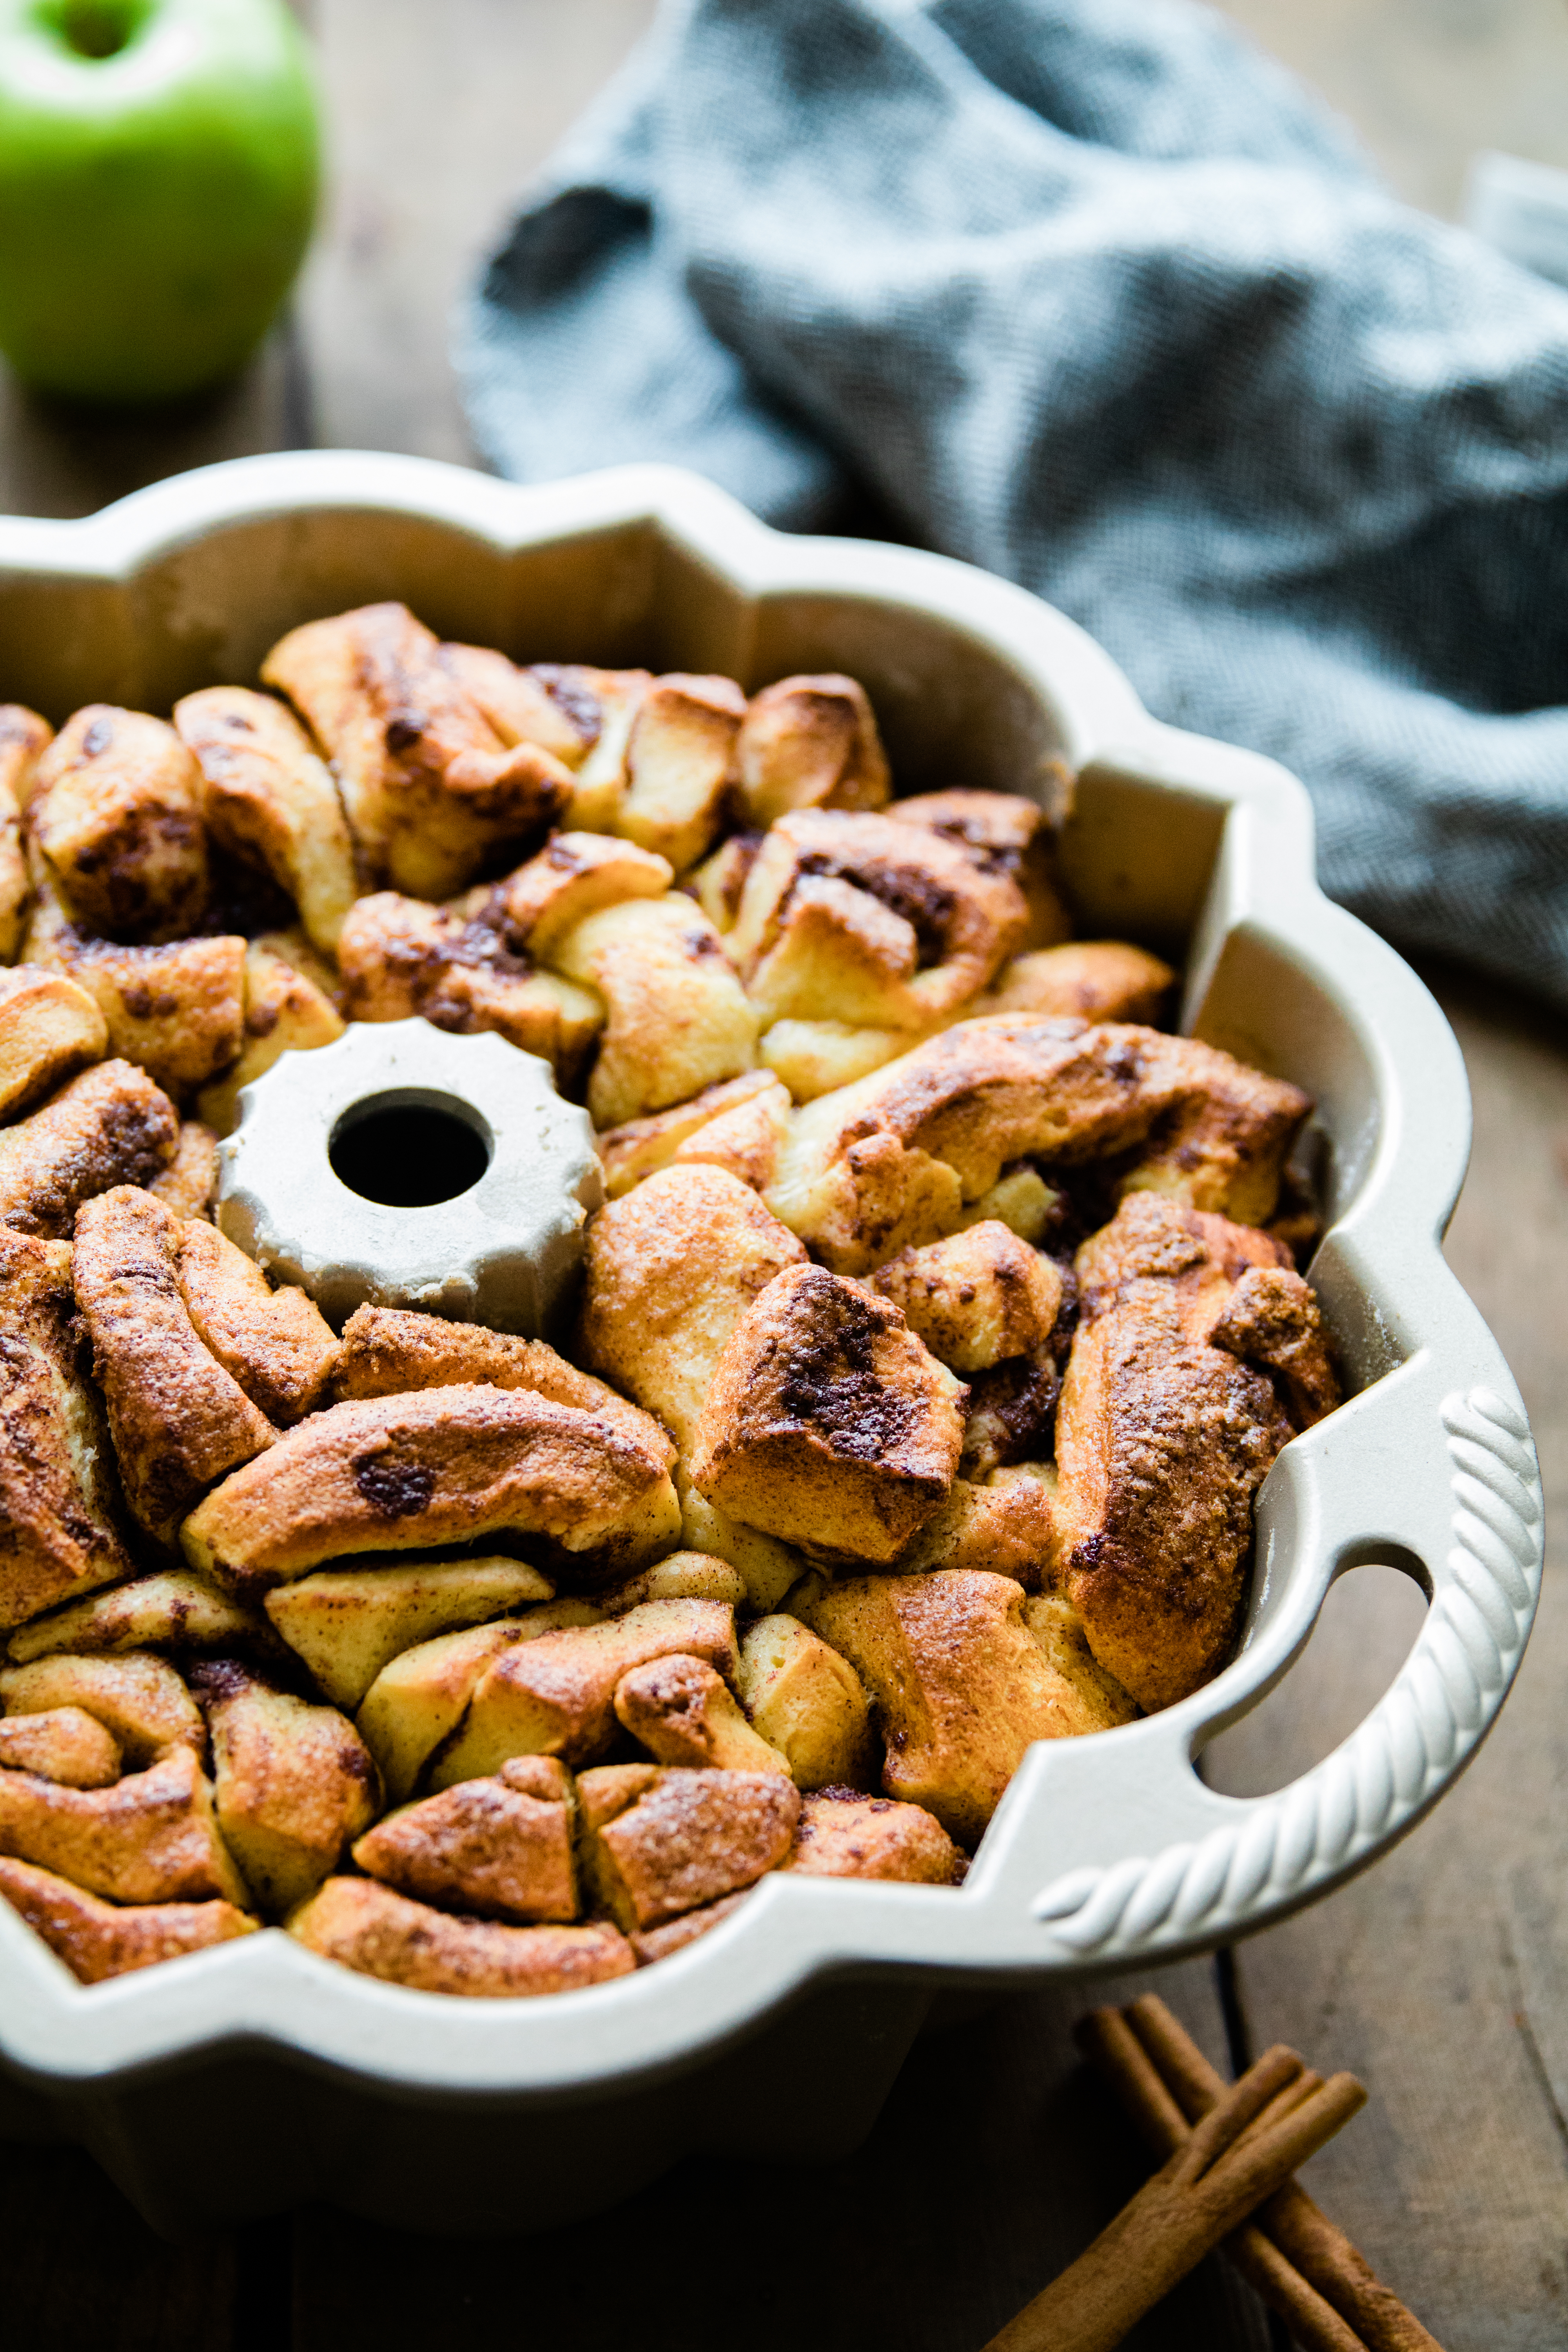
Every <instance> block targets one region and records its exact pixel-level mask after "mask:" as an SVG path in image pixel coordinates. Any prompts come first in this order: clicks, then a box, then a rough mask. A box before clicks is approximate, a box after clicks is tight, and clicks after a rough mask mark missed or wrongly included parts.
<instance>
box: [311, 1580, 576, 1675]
mask: <svg viewBox="0 0 1568 2352" xmlns="http://www.w3.org/2000/svg"><path fill="white" fill-rule="evenodd" d="M552 1591H553V1587H552V1585H551V1583H550V1581H549V1579H548V1578H547V1577H542V1576H541V1575H540V1573H539V1570H537V1569H536V1568H530V1567H529V1566H528V1565H527V1563H526V1562H525V1561H523V1560H520V1559H505V1558H503V1557H501V1556H500V1555H496V1556H493V1557H491V1558H490V1559H458V1560H437V1559H427V1560H412V1561H410V1562H408V1563H407V1564H406V1565H405V1566H404V1567H400V1568H388V1567H386V1566H385V1565H384V1563H383V1564H380V1565H377V1566H375V1567H372V1568H363V1569H353V1568H342V1567H332V1568H331V1569H325V1570H321V1571H320V1572H319V1573H317V1574H315V1575H313V1576H301V1577H299V1578H297V1579H296V1580H295V1581H294V1582H293V1583H292V1584H283V1585H279V1587H278V1589H277V1591H273V1592H269V1593H268V1596H267V1614H268V1617H269V1618H270V1620H271V1622H272V1623H273V1624H274V1625H275V1626H276V1627H277V1629H278V1632H279V1633H280V1634H281V1636H282V1638H283V1640H284V1641H285V1642H286V1643H288V1645H289V1648H290V1649H291V1650H292V1651H293V1652H294V1653H295V1654H296V1656H298V1657H301V1658H303V1659H304V1661H305V1664H307V1665H308V1666H309V1667H310V1672H311V1674H312V1675H314V1676H315V1678H316V1681H317V1682H318V1684H319V1685H321V1692H322V1695H323V1696H325V1697H327V1698H329V1699H331V1703H332V1705H333V1706H341V1707H357V1706H359V1704H360V1702H361V1700H362V1699H363V1697H364V1695H365V1693H366V1692H367V1691H368V1690H369V1688H370V1686H371V1685H372V1684H373V1683H374V1681H375V1678H376V1676H377V1675H379V1674H380V1673H381V1672H382V1670H383V1668H384V1667H385V1666H388V1665H390V1664H391V1663H392V1661H393V1660H394V1659H395V1658H396V1657H398V1656H399V1655H401V1654H402V1653H403V1652H404V1651H405V1650H410V1649H413V1648H414V1647H415V1646H416V1644H417V1643H422V1642H426V1641H429V1640H430V1639H432V1638H433V1637H435V1636H437V1635H438V1634H441V1633H454V1632H456V1631H457V1630H458V1628H459V1627H461V1626H468V1625H480V1624H483V1623H485V1622H487V1621H488V1620H489V1619H490V1618H493V1617H499V1616H501V1615H503V1614H505V1613H506V1612H510V1611H513V1610H517V1609H521V1608H524V1607H526V1606H527V1604H528V1603H530V1602H531V1601H549V1600H550V1599H551V1597H552Z"/></svg>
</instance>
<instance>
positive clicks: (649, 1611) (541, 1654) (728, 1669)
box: [432, 1601, 736, 1788]
mask: <svg viewBox="0 0 1568 2352" xmlns="http://www.w3.org/2000/svg"><path fill="white" fill-rule="evenodd" d="M676 1654H684V1655H687V1656H690V1657H693V1658H700V1659H703V1660H705V1661H706V1662H707V1664H710V1665H711V1666H715V1667H717V1668H718V1669H719V1671H720V1672H721V1674H724V1675H733V1674H734V1671H735V1664H736V1658H735V1617H734V1612H733V1611H732V1610H731V1609H729V1608H726V1607H724V1606H722V1605H721V1603H720V1602H718V1601H645V1602H643V1603H642V1604H641V1606H639V1607H638V1608H636V1609H632V1610H628V1611H627V1612H626V1615H625V1616H624V1617H616V1618H612V1619H611V1620H610V1621H609V1622H607V1623H605V1624H602V1625H574V1626H571V1627H568V1628H565V1629H563V1630H562V1631H560V1632H557V1633H542V1634H540V1635H539V1636H538V1637H537V1639H535V1640H533V1641H527V1640H522V1639H518V1640H514V1641H513V1642H511V1643H508V1644H507V1645H506V1646H505V1647H504V1648H502V1649H501V1650H500V1652H499V1654H497V1655H496V1656H495V1657H494V1658H493V1659H492V1660H491V1661H490V1663H489V1664H487V1665H486V1666H485V1667H484V1669H483V1671H482V1672H481V1674H480V1675H479V1679H478V1681H477V1682H476V1683H475V1684H474V1685H473V1696H472V1698H471V1700H470V1701H469V1704H468V1715H467V1717H466V1718H465V1719H464V1721H463V1723H462V1724H461V1726H460V1727H459V1728H458V1731H457V1732H456V1733H455V1734H454V1736H453V1738H452V1741H451V1743H450V1744H449V1745H448V1746H447V1748H444V1749H443V1750H442V1751H441V1754H440V1755H439V1756H438V1758H437V1762H436V1765H435V1768H434V1770H433V1773H432V1781H433V1785H434V1786H436V1787H437V1788H447V1787H449V1786H451V1785H452V1783H454V1782H455V1781H458V1780H469V1779H473V1778H477V1777H479V1776H480V1775H483V1774H485V1773H489V1772H495V1771H498V1770H499V1769H500V1766H501V1765H502V1764H503V1763H504V1762H505V1761H506V1760H507V1759H508V1758H510V1757H513V1756H559V1757H560V1758H561V1759H562V1761H563V1763H566V1764H570V1765H573V1766H576V1765H580V1764H591V1763H593V1762H595V1759H597V1758H599V1757H601V1756H603V1755H604V1753H605V1750H606V1748H609V1747H610V1746H611V1745H612V1743H613V1742H614V1740H615V1738H616V1731H617V1726H616V1715H615V1696H616V1686H617V1685H618V1684H619V1683H620V1681H621V1678H622V1676H623V1675H627V1674H629V1673H631V1672H632V1670H633V1668H634V1667H637V1666H642V1665H647V1664H649V1662H650V1661H651V1660H653V1659H655V1658H665V1657H672V1656H674V1655H676Z"/></svg>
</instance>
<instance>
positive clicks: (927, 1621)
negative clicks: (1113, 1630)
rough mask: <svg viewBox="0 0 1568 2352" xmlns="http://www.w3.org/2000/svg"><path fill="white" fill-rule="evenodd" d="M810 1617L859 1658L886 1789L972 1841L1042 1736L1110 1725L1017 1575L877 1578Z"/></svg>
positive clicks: (820, 1602) (809, 1605)
mask: <svg viewBox="0 0 1568 2352" xmlns="http://www.w3.org/2000/svg"><path fill="white" fill-rule="evenodd" d="M801 1613H802V1615H803V1616H804V1617H805V1619H806V1621H807V1622H808V1623H809V1624H810V1625H811V1626H812V1628H813V1630H814V1631H815V1632H816V1633H820V1634H821V1636H822V1638H823V1640H824V1641H825V1642H829V1643H832V1645H833V1647H834V1648H835V1649H836V1650H839V1651H841V1652H842V1653H843V1654H844V1655H845V1656H846V1657H847V1659H848V1660H849V1663H850V1664H851V1665H852V1666H853V1667H854V1668H855V1671H856V1673H857V1674H858V1675H859V1676H860V1679H861V1681H862V1682H863V1683H865V1684H866V1685H867V1686H868V1689H869V1690H870V1691H871V1692H872V1694H873V1696H875V1698H876V1700H877V1703H878V1705H879V1708H880V1710H881V1718H882V1728H883V1731H884V1734H885V1736H886V1738H887V1743H888V1748H887V1759H886V1761H885V1763H884V1765H883V1768H882V1786H883V1788H884V1790H886V1792H887V1794H888V1795H889V1797H898V1798H901V1799H903V1800H904V1801H906V1802H909V1803H911V1804H917V1805H923V1806H924V1807H925V1808H926V1811H928V1812H932V1813H934V1814H935V1815H936V1817H937V1819H938V1821H939V1822H941V1823H942V1827H943V1828H944V1829H945V1830H946V1831H947V1832H949V1834H950V1835H951V1836H952V1837H954V1838H956V1839H957V1840H958V1842H959V1843H960V1844H961V1845H965V1846H971V1847H972V1846H973V1845H974V1844H975V1843H977V1841H978V1840H979V1838H980V1836H981V1833H982V1832H983V1831H984V1828H985V1825H986V1823H987V1822H989V1820H990V1819H991V1816H992V1814H993V1813H994V1811H995V1810H996V1806H997V1804H998V1802H999V1801H1000V1799H1001V1796H1002V1792H1003V1790H1005V1788H1006V1786H1007V1783H1008V1781H1009V1780H1011V1779H1012V1777H1013V1775H1014V1773H1015V1772H1016V1770H1017V1769H1018V1767H1019V1765H1020V1764H1021V1763H1022V1762H1023V1760H1024V1756H1025V1752H1026V1749H1027V1748H1029V1747H1030V1745H1031V1744H1032V1743H1033V1742H1034V1741H1035V1740H1037V1739H1061V1738H1068V1737H1070V1736H1071V1735H1073V1734H1075V1733H1078V1732H1083V1731H1090V1730H1096V1729H1100V1728H1101V1727H1103V1726H1104V1725H1105V1724H1106V1723H1107V1722H1109V1721H1114V1720H1117V1719H1119V1718H1117V1717H1108V1716H1107V1715H1106V1713H1105V1711H1104V1709H1103V1706H1102V1705H1101V1702H1100V1691H1099V1689H1098V1687H1096V1688H1095V1689H1092V1690H1089V1689H1085V1688H1082V1687H1080V1686H1079V1685H1075V1684H1074V1683H1073V1682H1072V1681H1070V1680H1069V1679H1068V1676H1067V1675H1065V1674H1064V1673H1063V1672H1062V1671H1061V1669H1060V1668H1059V1666H1058V1665H1055V1664H1052V1662H1051V1661H1050V1660H1049V1659H1048V1658H1047V1656H1046V1654H1045V1653H1044V1651H1043V1650H1042V1649H1041V1647H1040V1645H1039V1643H1037V1642H1036V1641H1035V1640H1034V1638H1033V1637H1032V1635H1031V1634H1030V1632H1029V1629H1028V1627H1027V1625H1026V1622H1025V1620H1024V1595H1023V1592H1022V1591H1020V1589H1019V1587H1018V1586H1017V1585H1016V1584H1015V1583H1014V1582H1013V1581H1012V1580H1011V1579H1010V1578H1008V1577H1005V1576H992V1575H988V1574H986V1573H985V1572H984V1571H983V1570H968V1569H957V1570H942V1571H940V1572H939V1573H937V1574H935V1575H931V1576H868V1577H861V1578H858V1579H855V1580H851V1581H848V1582H846V1583H842V1584H835V1585H832V1586H829V1587H828V1588H827V1589H826V1591H822V1592H820V1593H818V1594H816V1596H814V1597H812V1598H810V1599H809V1600H806V1601H803V1602H802V1607H801Z"/></svg>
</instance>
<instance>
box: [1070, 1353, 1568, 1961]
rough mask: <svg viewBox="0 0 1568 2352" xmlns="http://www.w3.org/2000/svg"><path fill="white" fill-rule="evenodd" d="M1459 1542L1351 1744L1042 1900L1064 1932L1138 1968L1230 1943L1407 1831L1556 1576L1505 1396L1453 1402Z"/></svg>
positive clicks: (1522, 1429) (1516, 1416)
mask: <svg viewBox="0 0 1568 2352" xmlns="http://www.w3.org/2000/svg"><path fill="white" fill-rule="evenodd" d="M1442 1421H1443V1427H1444V1429H1445V1431H1446V1432H1447V1442H1448V1443H1447V1451H1448V1460H1449V1464H1450V1465H1451V1469H1452V1478H1451V1482H1450V1483H1451V1488H1452V1493H1453V1497H1454V1517H1453V1538H1454V1542H1453V1549H1451V1550H1450V1552H1449V1554H1448V1558H1447V1571H1448V1573H1447V1576H1446V1577H1445V1579H1444V1580H1443V1585H1442V1589H1441V1590H1440V1591H1438V1592H1437V1594H1436V1597H1435V1598H1434V1600H1433V1601H1432V1604H1431V1607H1430V1608H1429V1609H1428V1611H1427V1612H1426V1621H1425V1622H1424V1624H1423V1625H1422V1628H1421V1632H1420V1633H1419V1635H1418V1636H1417V1638H1416V1641H1415V1646H1414V1648H1413V1649H1412V1651H1411V1653H1410V1655H1409V1657H1408V1658H1407V1659H1406V1660H1405V1664H1404V1666H1403V1667H1402V1668H1401V1670H1400V1672H1399V1674H1398V1675H1397V1676H1396V1677H1395V1679H1394V1682H1393V1683H1392V1684H1391V1685H1390V1686H1389V1688H1388V1689H1387V1691H1386V1692H1385V1693H1384V1696H1383V1698H1382V1699H1381V1700H1380V1701H1379V1703H1378V1705H1377V1706H1375V1707H1374V1708H1373V1711H1372V1713H1371V1714H1370V1715H1369V1716H1368V1717H1366V1719H1365V1720H1364V1722H1363V1723H1362V1725H1361V1726H1360V1727H1359V1728H1358V1729H1357V1730H1356V1731H1354V1732H1353V1733H1352V1735H1351V1737H1350V1738H1349V1739H1347V1740H1346V1741H1345V1742H1344V1743H1343V1745H1342V1747H1339V1748H1336V1749H1335V1750H1334V1752H1333V1754H1332V1755H1331V1756H1329V1757H1326V1758H1325V1759H1324V1760H1323V1762H1322V1763H1321V1764H1319V1765H1317V1766H1316V1767H1315V1768H1314V1769H1312V1770H1311V1771H1310V1772H1308V1773H1305V1774H1304V1775H1303V1776H1302V1778H1301V1779H1300V1780H1297V1781H1296V1782H1294V1783H1293V1784H1292V1786H1291V1787H1290V1788H1289V1789H1287V1790H1281V1791H1280V1792H1279V1794H1278V1795H1275V1796H1272V1797H1262V1798H1259V1799H1258V1800H1257V1801H1255V1802H1254V1803H1253V1804H1251V1805H1249V1806H1247V1808H1246V1809H1245V1811H1242V1812H1241V1813H1240V1815H1239V1817H1238V1818H1237V1821H1236V1822H1233V1823H1231V1824H1228V1825H1227V1826H1226V1827H1224V1828H1222V1829H1216V1830H1215V1831H1213V1832H1211V1833H1210V1835H1209V1836H1207V1837H1205V1838H1204V1839H1203V1840H1201V1841H1200V1842H1199V1843H1196V1844H1190V1843H1182V1844H1177V1845H1172V1846H1168V1847H1167V1848H1166V1849H1165V1851H1164V1852H1163V1853H1159V1854H1155V1855H1152V1856H1146V1855H1134V1856H1130V1857H1129V1858H1128V1859H1127V1860H1125V1861H1123V1862H1119V1863H1117V1864H1114V1865H1113V1866H1112V1867H1111V1868H1110V1869H1108V1870H1077V1871H1073V1872H1071V1873H1070V1874H1068V1875H1067V1876H1065V1877H1062V1878H1059V1879H1057V1880H1056V1881H1054V1882H1053V1884H1052V1885H1049V1886H1047V1887H1045V1888H1044V1889H1043V1890H1042V1891H1041V1893H1040V1894H1038V1895H1037V1896H1036V1897H1035V1899H1034V1902H1033V1904H1032V1905H1031V1906H1030V1907H1031V1909H1032V1911H1033V1913H1034V1916H1035V1917H1036V1918H1037V1919H1039V1920H1042V1921H1044V1922H1046V1923H1047V1924H1048V1926H1049V1927H1050V1931H1051V1936H1052V1938H1053V1940H1054V1941H1055V1942H1057V1943H1058V1944H1061V1945H1064V1946H1066V1947H1067V1948H1068V1950H1069V1951H1073V1952H1077V1953H1080V1954H1082V1955H1083V1956H1084V1957H1085V1958H1089V1957H1090V1956H1092V1957H1093V1958H1095V1960H1096V1961H1108V1960H1116V1961H1119V1962H1121V1961H1125V1962H1127V1963H1129V1964H1131V1963H1134V1962H1138V1961H1142V1960H1145V1959H1149V1958H1153V1957H1155V1956H1157V1955H1158V1954H1160V1953H1161V1952H1163V1950H1165V1949H1166V1948H1171V1947H1174V1946H1178V1945H1185V1944H1187V1943H1189V1942H1190V1941H1191V1939H1192V1937H1194V1935H1201V1936H1203V1937H1205V1939H1210V1938H1212V1939H1213V1940H1215V1941H1216V1942H1217V1941H1220V1940H1222V1939H1223V1938H1225V1937H1227V1936H1230V1935H1233V1934H1237V1933H1240V1932H1242V1931H1243V1930H1244V1929H1245V1928H1247V1927H1252V1926H1256V1925H1257V1924H1258V1912H1259V1910H1260V1909H1262V1908H1264V1907H1266V1906H1267V1907H1268V1908H1274V1907H1276V1906H1281V1905H1290V1904H1294V1903H1297V1902H1300V1901H1301V1900H1304V1899H1305V1898H1307V1897H1309V1896H1310V1895H1312V1894H1314V1893H1315V1892H1316V1891H1317V1890H1318V1889H1319V1888H1321V1887H1323V1886H1325V1885H1327V1884H1328V1883H1329V1882H1331V1881H1332V1880H1334V1879H1336V1878H1339V1877H1342V1875H1343V1874H1345V1872H1346V1871H1347V1870H1351V1869H1353V1868H1354V1867H1355V1865H1356V1863H1357V1861H1358V1860H1359V1859H1360V1858H1361V1857H1362V1856H1363V1855H1368V1854H1371V1853H1373V1852H1374V1851H1375V1850H1376V1849H1378V1848H1379V1847H1381V1846H1383V1845H1385V1844H1386V1843H1388V1841H1389V1840H1390V1838H1392V1837H1397V1836H1398V1835H1399V1834H1400V1833H1401V1832H1403V1831H1404V1830H1405V1829H1406V1828H1407V1827H1409V1826H1410V1825H1411V1824H1412V1823H1413V1822H1415V1820H1416V1819H1417V1817H1418V1816H1419V1814H1420V1813H1421V1812H1422V1811H1423V1810H1424V1808H1425V1807H1426V1804H1428V1803H1429V1802H1430V1801H1431V1800H1432V1798H1433V1797H1435V1796H1436V1793H1437V1791H1438V1790H1440V1789H1441V1788H1442V1787H1443V1786H1444V1785H1445V1784H1446V1783H1447V1781H1448V1780H1451V1779H1452V1778H1453V1776H1454V1774H1455V1773H1456V1772H1457V1771H1458V1769H1459V1768H1460V1766H1461V1765H1462V1764H1463V1763H1464V1762H1465V1760H1466V1759H1467V1758H1468V1755H1469V1753H1470V1751H1471V1750H1472V1749H1473V1748H1475V1747H1476V1745H1477V1744H1478V1742H1479V1739H1480V1738H1481V1736H1482V1734H1483V1733H1484V1732H1485V1731H1486V1729H1487V1727H1488V1726H1489V1723H1490V1721H1491V1719H1492V1717H1493V1716H1494V1715H1495V1714H1496V1712H1497V1709H1498V1707H1499V1706H1500V1705H1501V1702H1502V1698H1503V1695H1504V1694H1505V1692H1506V1691H1507V1689H1508V1686H1509V1684H1510V1682H1511V1681H1512V1679H1513V1675H1514V1674H1515V1671H1516V1670H1517V1668H1518V1665H1519V1662H1520V1659H1521V1656H1522V1654H1523V1651H1524V1643H1525V1640H1526V1637H1527V1635H1528V1633H1529V1632H1530V1625H1531V1617H1532V1616H1533V1613H1534V1609H1535V1602H1536V1597H1537V1595H1538V1593H1539V1591H1540V1585H1541V1566H1542V1535H1543V1514H1542V1494H1541V1476H1540V1472H1539V1470H1538V1468H1537V1465H1536V1460H1535V1452H1534V1448H1533V1446H1532V1445H1531V1437H1530V1429H1529V1424H1528V1423H1526V1421H1525V1419H1524V1416H1523V1414H1522V1413H1521V1412H1518V1411H1517V1410H1516V1409H1515V1407H1513V1406H1512V1405H1510V1404H1509V1403H1507V1402H1505V1401H1504V1400H1503V1399H1502V1398H1501V1397H1500V1396H1498V1395H1497V1394H1496V1393H1495V1392H1494V1391H1492V1390H1490V1389H1484V1388H1477V1389H1471V1390H1470V1391H1468V1394H1463V1395H1461V1394H1458V1393H1456V1394H1454V1395H1452V1396H1449V1397H1447V1398H1446V1399H1445V1401H1444V1403H1443V1406H1442Z"/></svg>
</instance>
